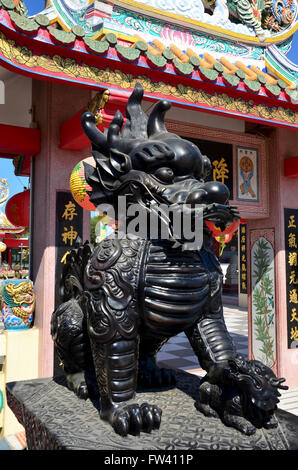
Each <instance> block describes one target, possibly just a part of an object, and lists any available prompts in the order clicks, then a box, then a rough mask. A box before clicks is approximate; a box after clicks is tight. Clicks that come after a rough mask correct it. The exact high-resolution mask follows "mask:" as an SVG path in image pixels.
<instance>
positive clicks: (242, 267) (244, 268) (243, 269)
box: [241, 263, 246, 271]
mask: <svg viewBox="0 0 298 470" xmlns="http://www.w3.org/2000/svg"><path fill="white" fill-rule="evenodd" d="M241 269H242V271H246V264H244V263H242V265H241Z"/></svg>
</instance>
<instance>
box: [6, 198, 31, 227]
mask: <svg viewBox="0 0 298 470" xmlns="http://www.w3.org/2000/svg"><path fill="white" fill-rule="evenodd" d="M5 214H6V217H7V218H8V220H9V222H10V223H11V224H13V225H15V226H16V227H29V222H30V189H27V190H25V191H23V192H22V193H18V194H15V195H14V196H12V197H11V198H10V199H9V200H8V201H7V204H6V207H5Z"/></svg>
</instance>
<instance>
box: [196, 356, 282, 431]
mask: <svg viewBox="0 0 298 470" xmlns="http://www.w3.org/2000/svg"><path fill="white" fill-rule="evenodd" d="M228 362H229V368H228V369H225V371H224V375H225V380H224V381H223V383H222V384H219V383H212V382H213V380H212V377H211V378H210V377H209V375H208V374H207V375H206V376H205V377H204V378H203V379H202V381H201V385H200V390H199V402H198V404H197V408H198V410H200V411H201V412H202V413H204V414H205V416H211V417H217V418H220V419H221V420H222V421H223V423H224V424H226V425H227V426H232V427H234V428H236V429H238V430H239V431H241V432H242V433H244V434H246V435H248V436H249V435H252V434H255V432H256V430H257V429H258V428H262V427H264V428H267V429H269V428H275V427H277V424H278V422H277V419H276V417H275V416H274V411H275V410H276V408H277V406H276V405H277V403H278V402H279V399H278V397H279V396H280V392H279V391H278V389H284V390H287V388H288V387H287V386H284V385H281V384H282V383H283V382H284V381H285V379H278V378H277V377H276V376H275V374H274V372H273V371H272V370H271V369H270V368H269V367H267V366H266V365H264V364H263V363H262V362H260V361H256V360H247V359H245V358H244V357H243V356H241V355H237V356H236V357H235V358H233V359H231V360H229V361H228Z"/></svg>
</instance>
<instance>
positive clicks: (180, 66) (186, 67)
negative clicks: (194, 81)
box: [173, 59, 193, 75]
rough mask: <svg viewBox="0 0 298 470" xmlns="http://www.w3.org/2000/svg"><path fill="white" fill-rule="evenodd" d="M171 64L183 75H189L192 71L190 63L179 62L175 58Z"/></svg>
mask: <svg viewBox="0 0 298 470" xmlns="http://www.w3.org/2000/svg"><path fill="white" fill-rule="evenodd" d="M173 64H174V66H175V67H176V69H177V70H178V71H179V72H180V73H182V74H183V75H191V74H192V72H193V65H192V64H190V63H184V62H180V61H179V60H177V59H173Z"/></svg>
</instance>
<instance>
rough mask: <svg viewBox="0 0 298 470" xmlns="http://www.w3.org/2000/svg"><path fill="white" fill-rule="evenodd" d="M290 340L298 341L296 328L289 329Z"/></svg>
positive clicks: (297, 329)
mask: <svg viewBox="0 0 298 470" xmlns="http://www.w3.org/2000/svg"><path fill="white" fill-rule="evenodd" d="M291 339H293V340H294V341H297V340H298V328H297V326H295V328H291Z"/></svg>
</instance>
